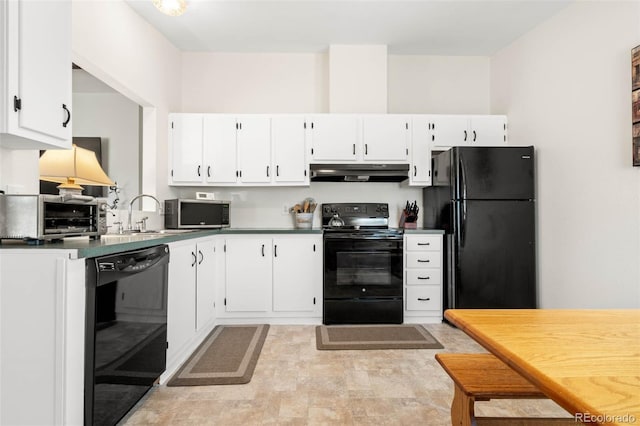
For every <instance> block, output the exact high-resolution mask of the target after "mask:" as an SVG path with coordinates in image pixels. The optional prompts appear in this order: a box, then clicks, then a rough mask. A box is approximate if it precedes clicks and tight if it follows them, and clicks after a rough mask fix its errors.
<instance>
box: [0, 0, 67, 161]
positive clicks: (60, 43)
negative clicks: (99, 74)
mask: <svg viewBox="0 0 640 426" xmlns="http://www.w3.org/2000/svg"><path fill="white" fill-rule="evenodd" d="M4 3H5V4H4V5H2V9H4V10H0V22H2V27H3V32H4V28H8V34H5V40H4V42H5V43H4V45H3V46H2V47H0V54H1V53H2V50H4V49H5V48H6V49H7V52H6V54H5V55H3V57H4V58H5V60H6V61H7V62H6V63H4V64H0V67H2V68H3V69H4V70H3V72H2V74H3V78H5V76H6V77H7V78H8V79H7V80H5V82H6V83H8V85H7V86H6V87H7V89H8V90H7V92H6V93H4V96H6V97H7V99H2V102H3V103H4V105H5V106H6V107H7V109H6V110H5V111H6V112H5V113H6V114H7V121H6V128H5V127H4V126H2V125H0V127H2V128H3V129H4V130H3V132H7V133H9V134H11V135H14V136H18V137H19V138H27V139H30V140H24V139H21V140H20V142H19V143H15V144H11V145H10V147H12V148H36V147H40V148H42V149H46V148H48V147H57V148H70V147H71V66H70V64H71V2H46V1H25V0H20V1H8V2H4ZM14 97H15V98H16V99H19V100H20V102H21V105H20V106H18V107H17V109H18V110H17V111H15V109H16V108H15V107H16V105H15V104H14ZM2 110H3V108H0V111H2ZM0 121H4V118H3V119H2V120H0ZM7 139H8V140H9V139H10V138H7ZM34 141H35V142H34ZM3 143H4V140H3ZM8 146H9V145H8Z"/></svg>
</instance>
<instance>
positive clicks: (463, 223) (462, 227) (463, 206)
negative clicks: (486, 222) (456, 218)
mask: <svg viewBox="0 0 640 426" xmlns="http://www.w3.org/2000/svg"><path fill="white" fill-rule="evenodd" d="M460 210H461V211H460V222H459V223H458V229H459V232H458V235H459V239H458V246H459V247H461V248H462V246H464V240H465V238H464V236H465V233H466V232H465V231H466V228H467V200H462V201H461V202H460Z"/></svg>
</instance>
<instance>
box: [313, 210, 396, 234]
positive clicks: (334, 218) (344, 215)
mask: <svg viewBox="0 0 640 426" xmlns="http://www.w3.org/2000/svg"><path fill="white" fill-rule="evenodd" d="M321 211H322V228H323V229H327V230H329V229H331V230H334V229H347V230H350V231H351V232H360V231H363V230H367V229H387V228H388V227H389V205H388V204H387V203H331V204H323V205H322V210H321ZM336 223H338V224H341V225H342V226H339V227H336V226H331V225H335V224H336Z"/></svg>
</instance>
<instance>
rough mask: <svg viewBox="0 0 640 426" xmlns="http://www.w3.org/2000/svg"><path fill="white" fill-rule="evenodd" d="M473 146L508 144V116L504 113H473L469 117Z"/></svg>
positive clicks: (470, 143) (471, 143)
mask: <svg viewBox="0 0 640 426" xmlns="http://www.w3.org/2000/svg"><path fill="white" fill-rule="evenodd" d="M469 130H470V131H471V139H470V142H469V145H472V146H500V145H506V144H507V117H506V116H504V115H472V116H471V117H470V118H469Z"/></svg>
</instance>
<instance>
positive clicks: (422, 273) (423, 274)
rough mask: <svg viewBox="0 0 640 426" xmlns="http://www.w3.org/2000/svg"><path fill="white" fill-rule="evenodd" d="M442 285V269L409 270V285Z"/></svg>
mask: <svg viewBox="0 0 640 426" xmlns="http://www.w3.org/2000/svg"><path fill="white" fill-rule="evenodd" d="M441 283H442V269H440V268H429V269H407V285H425V284H430V285H440V284H441Z"/></svg>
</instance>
